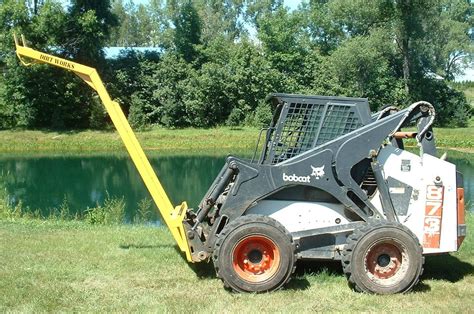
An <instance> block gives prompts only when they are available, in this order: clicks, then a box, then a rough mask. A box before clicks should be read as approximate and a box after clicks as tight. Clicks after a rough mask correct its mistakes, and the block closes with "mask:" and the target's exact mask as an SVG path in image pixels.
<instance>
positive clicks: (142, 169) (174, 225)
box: [14, 36, 192, 262]
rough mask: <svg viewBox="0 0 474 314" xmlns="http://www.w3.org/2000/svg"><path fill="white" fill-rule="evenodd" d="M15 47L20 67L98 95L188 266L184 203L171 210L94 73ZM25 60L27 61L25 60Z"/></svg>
mask: <svg viewBox="0 0 474 314" xmlns="http://www.w3.org/2000/svg"><path fill="white" fill-rule="evenodd" d="M14 37H15V46H16V54H17V56H18V58H19V59H20V61H21V63H23V64H24V65H26V66H29V65H31V64H32V63H47V64H51V65H54V66H57V67H60V68H63V69H66V70H69V71H72V72H74V73H75V74H76V75H77V76H79V77H80V78H81V79H83V80H84V81H85V82H86V83H87V84H88V85H89V86H90V87H92V88H93V89H95V90H96V91H97V93H98V94H99V97H100V99H101V100H102V103H103V104H104V106H105V109H106V110H107V112H108V114H109V116H110V118H111V119H112V122H113V124H114V126H115V128H116V129H117V131H118V133H119V135H120V137H121V138H122V141H123V143H124V144H125V147H126V148H127V151H128V153H129V154H130V157H131V158H132V160H133V163H134V164H135V166H136V167H137V170H138V172H139V173H140V176H141V177H142V179H143V181H144V182H145V185H146V187H147V188H148V191H150V194H151V196H152V198H153V200H154V201H155V204H156V206H157V207H158V209H159V211H160V214H161V216H162V217H163V220H164V221H165V223H166V225H167V226H168V228H169V229H170V231H171V234H172V235H173V237H174V239H175V240H176V242H177V244H178V246H179V248H180V249H181V251H183V252H184V253H185V254H186V259H187V260H188V261H189V262H192V259H191V252H190V249H189V245H188V241H187V237H186V233H185V229H184V226H183V219H184V216H185V215H186V211H187V209H188V206H187V204H186V202H183V203H182V204H181V205H179V206H176V207H173V205H172V204H171V201H170V199H169V198H168V195H166V192H165V190H164V189H163V187H162V186H161V183H160V181H159V180H158V177H157V176H156V173H155V171H153V168H152V167H151V164H150V162H149V160H148V158H147V157H146V155H145V152H144V151H143V149H142V147H141V145H140V143H139V142H138V140H137V137H136V136H135V133H134V132H133V130H132V128H131V127H130V124H129V123H128V121H127V118H126V117H125V114H124V113H123V111H122V108H120V105H119V104H118V103H117V102H115V101H112V100H111V99H110V96H109V93H108V92H107V90H106V89H105V87H104V84H103V83H102V80H101V79H100V76H99V74H98V73H97V70H96V69H94V68H91V67H88V66H85V65H82V64H79V63H75V62H72V61H69V60H66V59H62V58H58V57H55V56H52V55H49V54H46V53H43V52H40V51H36V50H34V49H31V48H29V47H27V46H26V42H25V39H24V37H23V36H22V37H21V41H22V44H20V43H19V41H18V39H17V37H16V36H14ZM25 58H27V59H28V60H27V59H25Z"/></svg>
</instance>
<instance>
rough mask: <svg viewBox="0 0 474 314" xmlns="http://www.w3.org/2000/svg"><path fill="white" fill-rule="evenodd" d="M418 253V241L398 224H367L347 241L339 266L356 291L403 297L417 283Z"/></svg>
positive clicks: (418, 269)
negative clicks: (399, 294)
mask: <svg viewBox="0 0 474 314" xmlns="http://www.w3.org/2000/svg"><path fill="white" fill-rule="evenodd" d="M422 252H423V250H422V248H421V245H420V243H419V241H418V238H417V237H416V236H415V235H414V234H413V233H412V232H411V231H410V230H409V229H408V228H406V227H405V226H403V225H402V224H399V223H388V222H380V223H376V224H368V225H367V226H365V227H364V228H361V229H358V230H354V233H353V234H351V235H350V236H349V237H348V239H347V245H346V246H345V249H344V251H343V257H342V266H343V269H344V273H345V274H346V276H347V278H348V280H349V284H350V285H352V286H353V288H354V289H355V290H356V291H359V292H367V293H375V294H393V293H403V292H407V291H409V290H410V289H411V288H413V286H414V285H415V284H416V283H417V282H418V279H419V277H420V275H421V273H422V271H423V263H424V258H423V255H422Z"/></svg>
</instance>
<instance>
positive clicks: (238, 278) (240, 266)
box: [213, 215, 296, 292]
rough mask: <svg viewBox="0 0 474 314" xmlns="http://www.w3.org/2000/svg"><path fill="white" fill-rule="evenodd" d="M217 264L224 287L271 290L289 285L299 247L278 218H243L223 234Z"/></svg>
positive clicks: (216, 258) (242, 289)
mask: <svg viewBox="0 0 474 314" xmlns="http://www.w3.org/2000/svg"><path fill="white" fill-rule="evenodd" d="M213 261H214V266H215V268H216V273H217V276H218V277H219V278H221V279H222V281H223V282H224V286H225V287H227V288H230V289H232V290H234V291H237V292H268V291H273V290H277V289H279V288H281V287H282V286H283V285H284V284H286V283H287V282H288V281H289V280H290V277H291V275H292V273H293V272H294V269H295V261H296V257H295V246H294V244H293V240H292V237H291V235H290V234H289V233H288V231H287V230H286V229H285V227H283V226H282V225H281V224H280V223H279V222H277V221H276V220H274V219H272V218H270V217H267V216H260V215H247V216H242V217H239V218H237V219H235V220H233V221H232V222H230V223H229V224H228V225H227V226H225V227H224V229H223V230H222V231H221V233H220V234H219V237H218V239H217V241H216V244H215V248H214V253H213Z"/></svg>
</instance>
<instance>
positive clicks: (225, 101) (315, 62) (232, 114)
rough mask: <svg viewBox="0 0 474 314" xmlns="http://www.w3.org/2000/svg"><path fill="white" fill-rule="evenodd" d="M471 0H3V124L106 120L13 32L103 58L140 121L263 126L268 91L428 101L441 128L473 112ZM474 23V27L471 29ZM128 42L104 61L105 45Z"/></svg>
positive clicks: (60, 125) (70, 79)
mask: <svg viewBox="0 0 474 314" xmlns="http://www.w3.org/2000/svg"><path fill="white" fill-rule="evenodd" d="M472 22H473V19H472V8H471V5H470V1H469V0H397V1H395V0H373V1H366V0H309V1H303V2H302V4H301V5H300V6H299V7H298V9H296V10H293V11H290V10H289V9H288V8H286V7H285V6H284V5H283V1H282V0H225V1H218V0H195V1H190V0H168V1H165V0H150V1H149V2H148V3H147V4H140V5H136V4H134V2H133V1H130V0H129V1H124V0H115V1H110V0H98V1H88V0H71V1H69V2H68V3H67V5H64V1H59V0H34V1H32V0H29V1H20V0H3V1H2V0H0V69H1V71H2V76H1V77H0V128H4V129H5V128H53V129H76V128H104V127H107V126H108V125H109V123H110V122H109V121H108V119H107V115H106V114H105V112H104V109H103V107H102V105H101V104H100V100H99V99H98V98H97V96H96V95H95V94H94V93H93V92H92V91H91V90H90V89H89V87H88V86H87V85H86V84H84V83H83V82H82V81H81V80H80V79H79V78H77V77H75V76H74V75H73V74H72V73H67V72H65V71H63V70H61V69H56V68H53V67H50V66H47V65H37V66H35V67H31V68H24V67H22V66H20V64H19V62H18V60H17V59H16V57H15V53H14V44H13V39H12V38H13V37H12V34H13V33H14V32H15V33H17V34H20V33H23V34H25V35H26V36H27V38H28V40H29V42H30V44H31V45H32V46H33V47H35V48H36V49H39V50H42V51H45V52H49V53H51V54H54V55H58V56H61V57H64V58H69V59H72V60H75V61H77V62H79V63H84V64H87V65H91V66H93V67H97V68H98V70H99V72H100V73H101V75H102V78H103V80H104V81H105V82H106V86H107V88H108V90H109V92H110V94H111V96H112V98H114V99H115V100H116V101H118V102H119V103H120V104H121V106H122V108H123V109H124V111H125V112H126V114H127V116H128V119H129V121H130V122H131V123H132V125H133V126H135V127H146V126H149V125H162V126H166V127H187V126H194V127H212V126H217V125H231V126H237V125H255V126H261V125H265V124H266V123H268V122H269V120H270V119H271V115H272V111H273V109H274V108H272V107H271V104H269V103H267V102H265V97H266V95H267V94H269V93H272V92H283V93H301V94H318V95H339V96H351V97H367V98H369V103H370V106H371V109H372V110H377V109H379V108H381V107H383V106H385V105H397V106H400V107H404V106H407V105H409V104H410V103H411V102H413V101H417V100H426V101H429V102H431V103H433V105H434V106H435V107H436V110H437V114H438V118H437V123H438V125H441V126H465V125H466V124H467V121H468V119H469V117H470V115H471V114H472V108H471V107H470V105H469V104H468V103H467V101H466V99H465V97H464V95H463V93H462V92H460V91H458V90H457V89H456V87H457V85H456V84H452V81H453V79H454V77H455V75H456V74H459V73H461V72H462V70H463V68H464V67H465V66H466V64H468V63H469V62H472V52H473V45H472V39H471V38H470V33H469V31H470V29H469V28H470V26H471V25H472ZM471 35H472V34H471ZM109 46H122V47H136V46H147V47H156V48H157V49H155V50H154V51H153V52H143V53H141V52H137V51H133V50H125V51H123V52H121V53H120V55H119V56H118V57H116V58H113V59H110V58H109V59H106V57H105V55H104V50H103V48H104V47H109Z"/></svg>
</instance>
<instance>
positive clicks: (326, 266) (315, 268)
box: [295, 260, 344, 277]
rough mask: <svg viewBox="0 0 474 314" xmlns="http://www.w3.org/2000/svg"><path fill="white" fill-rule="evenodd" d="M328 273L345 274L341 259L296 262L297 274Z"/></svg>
mask: <svg viewBox="0 0 474 314" xmlns="http://www.w3.org/2000/svg"><path fill="white" fill-rule="evenodd" d="M323 272H324V273H326V274H328V275H330V276H336V277H337V276H344V272H343V271H342V266H341V262H340V261H304V260H303V261H298V262H297V263H296V271H295V275H296V276H304V275H306V274H315V275H317V274H320V273H323Z"/></svg>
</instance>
